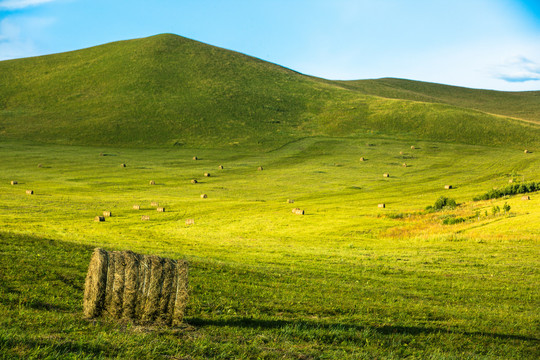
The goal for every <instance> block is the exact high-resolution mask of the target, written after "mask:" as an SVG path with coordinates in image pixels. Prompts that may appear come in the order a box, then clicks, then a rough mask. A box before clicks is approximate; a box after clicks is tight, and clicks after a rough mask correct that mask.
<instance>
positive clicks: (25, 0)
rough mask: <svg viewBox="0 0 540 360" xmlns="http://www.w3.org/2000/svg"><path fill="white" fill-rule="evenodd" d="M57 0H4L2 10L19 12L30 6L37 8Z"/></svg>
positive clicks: (0, 2)
mask: <svg viewBox="0 0 540 360" xmlns="http://www.w3.org/2000/svg"><path fill="white" fill-rule="evenodd" d="M52 1H56V0H4V1H0V9H3V10H19V9H24V8H27V7H30V6H37V5H41V4H45V3H48V2H52Z"/></svg>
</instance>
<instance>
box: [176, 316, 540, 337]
mask: <svg viewBox="0 0 540 360" xmlns="http://www.w3.org/2000/svg"><path fill="white" fill-rule="evenodd" d="M186 320H187V322H188V323H189V324H190V325H192V326H195V327H205V326H228V327H240V328H252V329H262V330H264V329H279V328H285V327H289V328H290V327H292V328H298V329H300V330H328V331H336V330H341V331H351V330H352V331H359V332H360V331H365V330H371V331H373V332H376V333H379V334H381V335H392V334H402V335H420V334H458V335H465V336H486V337H491V338H496V339H510V340H524V341H535V342H536V341H540V339H539V338H535V337H529V336H521V335H511V334H496V333H484V332H468V331H452V330H448V329H443V328H431V327H421V326H391V325H382V326H362V325H352V324H341V323H320V322H312V321H303V320H299V321H292V320H264V319H253V318H245V317H244V318H234V319H202V318H197V317H194V318H190V319H186Z"/></svg>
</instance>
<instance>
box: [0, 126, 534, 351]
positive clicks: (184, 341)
mask: <svg viewBox="0 0 540 360" xmlns="http://www.w3.org/2000/svg"><path fill="white" fill-rule="evenodd" d="M412 145H414V146H415V149H411V146H412ZM400 152H402V154H400ZM100 153H103V156H100ZM194 156H197V157H198V159H199V160H196V161H195V160H193V157H194ZM0 157H1V158H2V159H3V160H2V163H1V167H0V189H1V191H0V223H1V224H2V233H1V235H0V244H1V249H2V252H1V253H0V256H1V261H0V276H1V282H0V284H1V285H0V329H1V330H0V353H2V354H4V356H5V357H6V358H12V357H13V358H17V357H20V358H43V357H50V358H108V357H119V358H134V357H144V358H179V359H191V358H194V359H197V358H200V359H203V358H223V359H224V358H300V359H310V358H314V359H315V358H351V359H356V358H385V359H386V358H387V359H400V358H404V357H408V358H430V359H466V358H470V359H478V358H485V359H493V358H495V359H510V358H512V359H531V358H535V357H536V355H538V353H539V345H540V342H539V341H540V338H539V336H538V334H539V330H540V329H539V321H540V315H539V313H538V311H537V309H538V305H539V302H538V299H539V295H540V290H539V288H538V286H537V285H538V283H539V282H540V270H539V268H538V254H539V250H540V246H539V244H538V240H539V237H540V212H539V211H538V209H539V206H538V204H539V203H538V201H539V199H540V198H539V197H538V195H537V193H532V194H528V195H530V197H531V200H529V201H524V200H521V195H516V196H511V197H506V198H500V199H495V200H489V201H479V202H473V201H472V198H473V197H475V196H477V195H480V194H483V193H485V192H486V191H487V190H490V189H492V188H493V187H504V186H506V185H508V182H509V180H510V179H512V180H513V181H515V182H527V181H531V180H535V179H538V178H539V177H540V157H539V156H538V154H537V153H530V154H524V153H523V151H517V150H514V149H504V148H501V147H487V146H472V145H460V144H452V143H440V142H428V141H412V140H408V141H399V140H393V139H392V138H388V137H380V136H375V135H365V136H358V137H349V138H332V137H314V138H306V139H302V140H298V141H295V142H291V143H289V144H287V145H285V146H283V147H281V148H278V149H275V150H273V151H266V152H254V151H252V150H246V151H242V149H225V150H224V149H220V150H211V149H179V148H175V147H170V148H145V149H136V148H114V147H80V146H66V145H39V144H35V143H25V142H20V141H18V142H3V143H2V144H1V146H0ZM361 157H364V158H365V161H363V162H362V161H360V158H361ZM123 163H125V164H126V167H125V168H124V167H121V164H123ZM403 163H406V164H407V167H404V166H403ZM38 164H41V167H38ZM219 165H222V166H223V169H219V168H218V167H219ZM259 166H262V167H263V170H262V171H259V170H257V169H258V167H259ZM205 172H208V173H210V177H204V176H203V174H204V173H205ZM383 173H389V174H390V177H389V178H384V177H383ZM192 179H197V180H198V183H197V184H192V183H191V182H190V181H191V180H192ZM11 180H16V181H18V184H17V185H10V181H11ZM150 180H154V181H155V183H156V185H150V184H149V181H150ZM447 184H451V185H452V186H453V189H451V190H446V189H444V186H445V185H447ZM28 189H31V190H33V191H34V194H33V195H28V194H26V190H28ZM201 194H207V196H208V197H207V198H206V199H203V198H201V197H200V195H201ZM440 196H447V197H450V198H452V199H455V200H456V202H457V203H458V204H459V206H458V207H456V208H455V209H446V210H442V211H437V212H429V211H424V209H425V208H426V207H427V206H429V205H433V204H434V202H435V201H436V200H437V199H438V198H439V197H440ZM288 199H294V203H287V200H288ZM152 201H157V202H159V205H160V206H164V207H165V209H166V211H165V212H164V213H158V212H157V211H156V209H155V207H152V206H150V203H151V202H152ZM379 203H385V205H386V207H385V208H384V209H383V208H378V206H377V205H378V204H379ZM136 204H137V205H140V206H141V209H140V210H133V208H132V207H133V205H136ZM504 204H508V205H510V207H511V208H510V211H509V212H507V213H503V212H502V211H501V212H499V213H496V214H493V212H492V209H493V208H494V207H495V206H499V207H500V208H502V207H503V205H504ZM294 207H298V208H301V209H303V210H305V215H303V216H300V215H295V214H293V213H292V212H291V209H292V208H294ZM106 210H107V211H111V212H112V217H110V218H106V221H105V222H95V221H94V217H95V216H97V215H101V214H102V212H103V211H106ZM142 215H149V216H150V220H149V221H142V220H141V216H142ZM455 217H461V218H464V219H466V220H465V221H464V222H460V223H458V224H454V225H444V224H443V221H444V219H447V218H455ZM188 218H191V219H194V222H195V223H194V224H193V225H186V223H185V220H186V219H188ZM94 247H103V248H105V249H107V250H125V249H130V250H133V251H135V252H139V253H144V254H156V255H160V256H164V257H171V258H185V259H187V260H188V262H189V264H190V292H191V293H190V295H191V298H190V303H189V305H188V309H187V313H186V318H185V327H182V328H152V327H141V326H135V325H131V324H125V323H116V322H114V321H111V320H107V319H97V320H94V321H86V320H83V317H82V293H83V288H84V278H85V274H86V270H87V266H88V262H89V259H90V255H91V252H92V250H93V248H94Z"/></svg>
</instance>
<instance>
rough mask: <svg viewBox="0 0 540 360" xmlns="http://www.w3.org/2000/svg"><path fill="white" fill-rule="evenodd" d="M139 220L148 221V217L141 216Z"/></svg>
mask: <svg viewBox="0 0 540 360" xmlns="http://www.w3.org/2000/svg"><path fill="white" fill-rule="evenodd" d="M141 220H144V221H146V220H150V216H148V215H143V216H141Z"/></svg>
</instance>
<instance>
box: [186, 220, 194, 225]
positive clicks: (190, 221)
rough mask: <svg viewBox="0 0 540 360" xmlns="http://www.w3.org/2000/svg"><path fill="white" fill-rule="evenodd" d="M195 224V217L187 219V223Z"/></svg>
mask: <svg viewBox="0 0 540 360" xmlns="http://www.w3.org/2000/svg"><path fill="white" fill-rule="evenodd" d="M193 224H195V220H194V219H186V225H193Z"/></svg>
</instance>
